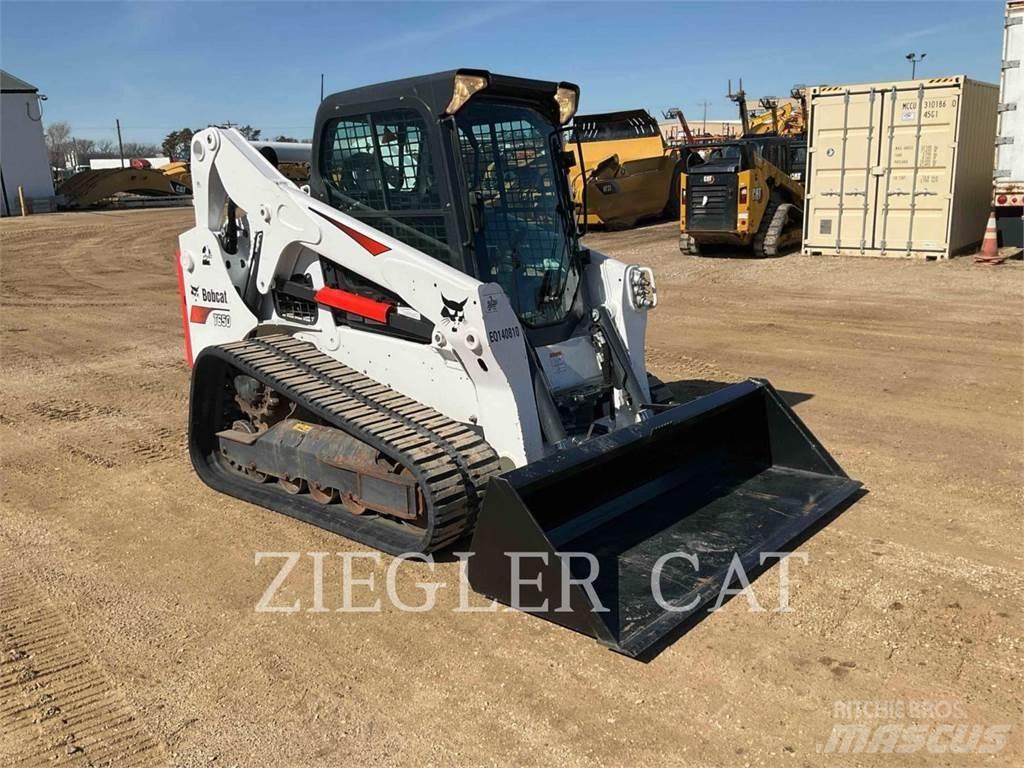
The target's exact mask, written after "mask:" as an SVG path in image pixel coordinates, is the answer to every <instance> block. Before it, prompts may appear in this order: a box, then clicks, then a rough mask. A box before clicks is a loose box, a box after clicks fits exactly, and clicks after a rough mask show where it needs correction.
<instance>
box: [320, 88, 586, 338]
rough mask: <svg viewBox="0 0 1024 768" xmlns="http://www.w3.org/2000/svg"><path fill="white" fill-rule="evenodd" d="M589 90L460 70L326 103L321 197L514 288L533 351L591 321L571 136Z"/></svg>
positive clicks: (451, 262)
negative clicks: (585, 313)
mask: <svg viewBox="0 0 1024 768" xmlns="http://www.w3.org/2000/svg"><path fill="white" fill-rule="evenodd" d="M578 96H579V89H578V87H577V86H575V85H572V84H570V83H555V82H547V81H541V80H528V79H523V78H516V77H507V76H503V75H495V74H491V73H489V72H485V71H482V70H455V71H450V72H441V73H437V74H434V75H426V76H423V77H416V78H409V79H405V80H396V81H393V82H390V83H383V84H380V85H373V86H368V87H365V88H357V89H355V90H351V91H344V92H342V93H336V94H334V95H332V96H328V97H327V98H326V99H324V101H323V102H322V103H321V105H320V108H319V110H318V112H317V117H316V128H315V133H314V137H313V158H314V163H313V168H312V172H311V178H310V189H311V194H312V195H313V196H314V197H316V198H317V199H319V200H321V201H323V202H325V203H327V204H328V205H331V206H333V207H335V208H337V209H339V210H341V211H344V212H345V213H346V214H348V215H350V216H353V217H355V218H357V219H360V220H361V221H365V222H366V223H367V224H368V225H370V226H372V227H373V228H375V229H377V230H380V231H381V232H384V233H386V234H388V235H390V236H391V237H394V238H395V239H397V240H401V241H402V242H404V243H407V244H408V245H410V246H412V247H414V248H416V249H418V250H420V251H422V252H424V253H426V254H428V255H430V256H433V257H434V258H436V259H438V260H440V261H443V262H444V263H446V264H448V265H450V266H452V267H454V268H455V269H458V270H460V271H462V272H465V273H467V274H469V275H472V276H474V277H476V278H477V279H479V280H481V281H483V282H496V283H498V284H499V285H501V287H502V288H503V289H504V290H505V293H506V294H507V295H508V297H509V300H510V301H511V303H512V306H513V307H514V309H515V310H516V313H517V314H518V316H519V318H520V320H521V322H522V323H523V325H524V326H525V327H526V329H527V333H528V334H529V335H531V336H533V337H534V341H535V343H550V341H551V340H552V339H557V338H565V337H567V336H568V335H570V333H571V332H572V329H573V328H575V327H576V326H577V325H578V323H579V321H580V319H581V318H582V308H581V307H582V302H581V301H579V299H578V293H579V291H578V287H579V284H580V280H581V276H582V261H583V254H584V251H583V249H582V248H581V246H580V243H579V233H578V232H577V228H576V222H575V217H574V215H573V205H572V197H571V192H570V188H569V182H568V176H567V173H566V171H567V168H568V165H567V163H568V162H569V161H568V160H567V157H569V154H568V153H566V152H565V151H564V150H563V140H562V132H563V126H564V125H565V123H567V122H568V121H569V120H571V119H572V116H573V114H574V112H575V110H576V104H577V101H578Z"/></svg>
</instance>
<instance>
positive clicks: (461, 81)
mask: <svg viewBox="0 0 1024 768" xmlns="http://www.w3.org/2000/svg"><path fill="white" fill-rule="evenodd" d="M486 87H487V78H486V77H484V76H483V75H456V76H455V83H454V85H453V86H452V100H451V101H449V102H448V107H447V108H446V109H445V114H448V115H454V114H455V113H456V112H458V111H459V110H460V109H462V106H463V105H464V104H465V103H466V102H467V101H469V99H470V97H471V96H472V95H473V94H474V93H476V92H477V91H482V90H483V89H484V88H486Z"/></svg>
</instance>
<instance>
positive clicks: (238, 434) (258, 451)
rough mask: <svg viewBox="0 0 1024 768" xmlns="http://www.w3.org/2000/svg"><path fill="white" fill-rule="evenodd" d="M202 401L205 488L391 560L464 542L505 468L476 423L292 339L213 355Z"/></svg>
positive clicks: (197, 399) (207, 356) (198, 452)
mask: <svg viewBox="0 0 1024 768" xmlns="http://www.w3.org/2000/svg"><path fill="white" fill-rule="evenodd" d="M192 402H193V405H194V407H193V410H192V414H191V422H190V446H191V451H192V459H193V463H194V464H195V466H196V469H197V471H198V472H199V474H200V475H201V476H202V477H203V479H204V480H206V482H207V483H209V484H210V485H212V486H213V487H215V488H217V489H218V490H222V491H224V492H225V493H228V494H230V495H232V496H236V497H238V498H241V499H245V500H247V501H251V502H254V503H257V504H260V505H262V506H265V507H269V508H271V509H274V510H276V511H279V512H283V513H285V514H288V515H292V516H294V517H298V518H300V519H304V520H307V521H309V522H313V523H315V524H317V525H321V526H323V527H325V528H329V529H331V530H335V531H336V532H338V533H342V534H344V535H346V536H349V537H350V538H353V539H356V540H358V541H361V542H363V543H365V544H369V545H371V546H374V547H377V548H380V549H383V550H385V551H387V552H392V553H399V552H430V551H433V550H435V549H438V548H441V547H443V546H446V545H447V544H450V543H452V542H453V541H455V540H456V539H458V538H460V537H461V536H463V535H464V534H465V533H466V532H467V531H469V530H470V529H471V528H472V525H473V522H474V520H475V516H476V511H477V507H478V504H479V496H480V494H481V493H482V491H483V488H484V485H485V483H486V480H487V478H488V477H489V476H491V475H493V474H496V473H497V471H498V460H497V457H496V456H495V454H494V451H493V450H491V448H490V447H489V446H488V445H487V443H486V442H485V441H484V440H483V438H482V437H480V436H479V435H478V434H477V433H476V432H474V431H472V430H471V429H470V428H469V427H467V426H465V425H463V424H459V423H457V422H454V421H452V420H450V419H448V418H447V417H445V416H443V415H441V414H439V413H437V412H436V411H434V410H433V409H431V408H428V407H427V406H424V405H422V404H420V403H417V402H416V401H414V400H411V399H410V398H407V397H405V396H404V395H400V394H398V393H397V392H395V391H394V390H391V389H389V388H387V387H385V386H383V385H381V384H379V383H377V382H375V381H373V380H372V379H369V378H367V377H366V376H364V375H362V374H360V373H359V372H357V371H354V370H352V369H350V368H348V367H347V366H344V365H342V364H341V363H338V362H336V361H335V360H333V359H332V358H330V357H328V356H326V355H324V354H323V353H322V352H319V351H318V350H317V349H315V348H314V347H312V346H311V345H309V344H305V343H303V342H300V341H297V340H294V339H292V338H290V337H286V336H268V337H263V338H260V339H252V340H249V341H245V342H239V343H236V344H228V345H225V346H222V347H212V348H209V349H208V350H206V351H205V352H204V354H203V355H202V356H201V357H200V358H199V359H198V360H197V361H196V374H195V377H194V379H193V398H192Z"/></svg>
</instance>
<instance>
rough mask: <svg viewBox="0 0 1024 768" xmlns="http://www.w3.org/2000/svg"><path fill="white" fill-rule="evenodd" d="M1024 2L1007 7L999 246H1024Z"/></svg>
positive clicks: (999, 137) (997, 193)
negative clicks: (1023, 219)
mask: <svg viewBox="0 0 1024 768" xmlns="http://www.w3.org/2000/svg"><path fill="white" fill-rule="evenodd" d="M1021 59H1024V1H1022V2H1016V1H1015V2H1009V3H1007V4H1006V16H1005V19H1004V22H1003V60H1002V67H1001V72H1002V74H1001V75H1000V77H999V128H998V130H997V133H996V168H995V171H993V173H992V179H993V181H994V184H993V186H992V207H993V209H995V213H996V225H997V226H998V227H999V244H1000V245H1013V246H1017V247H1018V248H1020V247H1022V246H1024V226H1022V224H1021V216H1024V130H1021V129H1022V128H1024V104H1021V101H1022V98H1021V97H1022V96H1024V71H1022V70H1021Z"/></svg>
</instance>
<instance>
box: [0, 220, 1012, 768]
mask: <svg viewBox="0 0 1024 768" xmlns="http://www.w3.org/2000/svg"><path fill="white" fill-rule="evenodd" d="M189 219H190V211H188V210H157V211H130V212H118V213H82V214H63V215H50V216H36V217H29V218H28V219H25V220H19V219H5V220H3V221H2V222H0V257H2V324H0V343H2V349H0V352H2V357H0V383H2V387H3V400H2V402H0V444H2V450H3V479H2V492H0V493H2V496H0V504H2V507H0V509H2V512H0V653H2V657H0V727H2V730H0V763H3V764H8V763H9V764H12V765H42V764H46V765H63V764H72V765H106V764H113V765H125V764H139V765H158V764H167V763H170V764H174V765H181V766H198V765H209V764H211V763H212V764H214V765H224V766H231V765H238V766H248V765H306V764H323V765H328V764H330V765H355V764H358V765H371V766H375V765H456V764H457V765H481V766H486V765H502V764H517V765H538V766H542V765H543V766H547V765H566V766H594V765H602V766H624V765H637V764H641V765H643V764H648V765H672V766H727V765H728V766H745V765H752V766H755V765H756V766H760V765H776V764H783V765H794V766H816V765H830V764H831V765H869V764H870V765H875V764H879V765H900V766H916V765H925V764H929V765H931V764H949V765H969V764H975V763H978V764H982V763H983V764H985V765H1019V764H1021V760H1022V759H1024V750H1022V738H1021V730H1022V727H1024V725H1022V691H1024V686H1022V683H1021V673H1022V658H1024V652H1022V650H1024V649H1022V640H1021V637H1022V634H1024V619H1022V614H1021V606H1022V599H1024V567H1022V566H1024V562H1022V558H1021V553H1020V544H1021V541H1022V533H1024V531H1022V523H1021V521H1022V507H1024V504H1022V501H1024V499H1022V494H1021V478H1022V470H1024V432H1022V425H1024V407H1022V395H1024V391H1022V385H1024V337H1022V329H1024V325H1022V321H1024V301H1022V299H1024V267H1022V265H1021V264H1020V263H1019V262H1018V263H1015V264H1007V265H1005V266H1002V267H995V268H992V267H981V266H976V265H974V264H972V263H970V261H969V260H967V259H960V260H955V261H952V262H948V263H920V262H906V261H889V260H871V259H838V258H835V259H833V258H803V257H800V256H788V257H785V258H780V259H773V260H766V261H753V260H746V259H728V258H709V259H694V258H683V257H681V256H680V255H679V253H678V251H677V249H676V243H675V233H674V231H673V227H672V225H671V224H667V225H657V226H651V227H644V228H641V229H638V230H634V231H632V232H624V233H614V234H597V235H593V236H591V237H590V238H589V243H590V245H591V246H592V247H595V248H599V249H601V250H604V251H606V252H608V253H610V254H612V255H614V256H617V257H619V258H621V259H624V260H628V261H636V262H639V263H643V264H648V265H650V266H652V267H654V268H655V270H656V274H657V277H658V287H659V296H660V305H659V307H658V309H657V310H656V311H655V312H654V314H653V315H652V318H651V325H650V331H649V342H650V350H649V364H650V367H651V368H652V369H653V371H654V372H656V373H657V374H659V375H660V376H661V377H662V378H663V379H665V380H666V381H670V382H674V384H673V386H674V387H675V388H676V390H677V392H678V393H680V394H681V395H683V396H686V395H692V394H699V393H700V392H702V391H706V390H707V389H708V388H709V387H713V386H715V382H726V381H733V380H737V379H741V378H744V377H746V376H761V377H765V378H768V379H770V380H771V381H772V382H773V383H774V384H775V385H776V387H778V388H779V389H780V390H784V391H785V392H787V393H788V395H787V397H789V398H790V400H791V401H792V402H794V403H795V404H796V405H795V408H796V410H797V412H798V413H799V414H800V416H801V417H802V418H803V419H804V420H805V421H806V422H807V423H808V424H809V425H810V427H811V428H812V429H813V431H814V432H815V433H816V435H817V436H818V437H819V438H820V439H821V441H822V442H823V443H824V444H825V445H826V446H827V447H828V448H829V449H830V450H831V451H832V453H833V455H834V456H835V457H836V458H837V459H838V461H839V462H840V463H841V464H842V465H843V466H844V468H845V469H846V470H847V471H848V472H849V474H850V475H851V476H853V477H855V478H858V479H860V480H862V481H863V482H864V484H865V485H866V487H867V488H868V489H869V493H868V494H867V495H866V496H865V497H864V498H862V499H861V500H859V501H858V502H857V503H855V504H854V505H853V506H852V507H850V508H849V509H848V510H846V511H845V512H844V513H843V514H842V515H841V516H840V517H838V519H836V520H835V521H834V522H832V523H831V524H830V525H828V526H827V527H826V528H824V529H823V530H821V531H820V532H819V533H818V534H817V535H815V536H814V537H813V538H811V539H810V540H809V541H807V542H806V543H805V544H803V545H802V546H801V551H804V552H806V553H807V555H808V561H807V562H806V563H802V562H795V561H794V562H793V585H792V593H791V597H790V603H791V607H792V608H793V610H792V612H789V613H778V612H774V611H772V610H767V611H765V612H762V613H752V612H749V611H748V604H747V602H746V601H745V600H744V599H742V598H738V599H734V600H732V601H731V602H729V603H728V604H727V605H726V606H725V608H724V609H723V610H722V611H720V612H718V613H716V614H715V615H713V616H710V617H709V618H708V619H707V620H705V621H703V622H701V623H700V624H698V625H697V626H696V627H694V628H693V629H692V630H691V631H690V632H688V633H687V634H686V635H684V636H683V637H681V638H680V639H678V640H677V641H676V642H675V643H674V644H672V645H671V646H670V647H668V648H667V649H666V650H665V651H664V652H662V653H661V654H660V655H658V656H656V657H655V658H654V659H653V660H652V661H651V662H650V663H647V664H643V663H640V662H637V661H634V660H630V659H628V658H625V657H622V656H619V655H616V654H614V653H612V652H609V651H607V650H605V649H603V648H601V647H600V646H599V645H597V644H596V643H595V642H594V641H593V640H591V639H589V638H587V637H583V636H579V635H576V634H574V633H572V632H570V631H568V630H565V629H561V628H559V627H557V626H555V625H553V624H549V623H546V622H544V621H541V620H539V619H536V618H532V617H529V616H527V615H523V614H518V613H506V612H499V613H455V612H452V610H451V609H453V608H454V607H456V606H457V604H458V600H459V596H458V592H457V590H455V589H454V588H449V589H443V590H441V591H440V592H439V593H438V596H437V608H436V609H435V610H434V611H432V612H429V613H406V612H402V611H399V610H398V609H397V608H394V607H392V605H391V604H390V602H389V601H388V600H386V599H385V600H384V601H383V610H382V612H380V613H338V612H334V611H328V612H322V613H308V612H306V611H305V608H307V607H308V606H309V603H310V595H311V578H312V566H311V563H312V560H311V558H308V557H306V556H304V557H303V558H302V560H300V562H299V564H298V565H296V567H295V570H294V571H293V572H292V574H291V575H290V576H289V577H288V580H287V581H286V582H285V584H284V586H283V587H282V588H281V590H280V592H279V594H278V595H277V597H276V598H275V605H287V604H289V603H291V602H292V601H294V600H296V599H300V600H301V601H302V608H303V610H301V611H299V612H296V613H262V612H257V611H256V610H255V606H256V604H257V602H258V601H259V600H260V597H261V595H262V594H263V592H264V590H265V589H266V588H267V587H268V585H269V584H270V581H271V579H272V578H273V577H274V575H275V573H276V572H277V570H278V568H279V567H280V564H281V561H280V560H276V559H268V560H265V561H263V562H261V563H259V564H257V563H256V562H255V553H256V552H291V551H295V552H303V553H305V552H339V551H355V550H358V549H359V547H357V546H356V545H355V544H352V543H351V542H349V541H347V540H345V539H342V538H339V537H336V536H333V535H331V534H328V533H325V532H323V531H321V530H318V529H316V528H313V527H311V526H309V525H305V524H303V523H300V522H297V521H295V520H292V519H290V518H286V517H284V516H281V515H277V514H273V513H271V512H268V511H265V510H263V509H260V508H256V507H253V506H250V505H248V504H245V503H242V502H239V501H236V500H233V499H230V498H226V497H224V496H219V495H216V494H215V493H214V492H212V491H211V490H209V489H208V488H206V487H205V486H204V485H203V484H202V483H201V482H200V481H199V480H198V479H197V477H196V476H195V475H194V473H193V471H192V469H191V466H190V464H189V461H188V457H187V455H186V449H185V419H186V410H187V398H188V376H189V371H188V369H187V367H186V366H185V363H184V360H183V351H182V349H183V347H182V329H181V318H180V315H179V309H178V299H177V286H176V280H175V272H174V266H173V254H174V249H175V238H176V236H177V234H178V233H179V231H181V230H183V229H184V228H186V227H187V226H188V222H189ZM388 562H389V561H388V560H387V559H385V560H383V561H382V562H381V564H380V565H379V566H375V565H373V564H372V563H369V562H360V563H357V564H356V569H355V570H356V575H369V574H371V573H372V574H375V575H376V577H377V578H378V580H382V579H383V577H384V573H385V569H386V567H387V565H388ZM399 573H400V578H399V581H400V583H399V592H400V594H401V596H402V597H403V598H404V599H406V600H407V601H409V602H413V601H414V600H416V598H417V596H418V590H417V588H416V586H415V583H416V582H418V581H424V580H427V579H430V578H431V574H430V571H429V569H428V566H427V565H425V564H408V565H406V566H403V567H402V569H401V571H400V572H399ZM434 577H436V578H437V579H439V580H441V581H444V582H447V583H448V584H452V585H454V584H455V583H456V582H457V565H456V564H454V563H451V562H446V563H441V564H438V565H437V566H436V570H435V573H434ZM340 583H341V577H340V561H339V560H336V559H331V560H329V561H328V562H327V564H326V566H325V587H324V592H325V604H326V605H327V607H328V608H333V607H336V606H338V605H340V600H341V589H340ZM777 588H778V569H777V568H776V569H773V570H771V571H769V572H767V573H766V574H764V575H763V576H762V577H761V578H760V579H759V580H758V581H757V582H756V584H755V589H754V591H755V594H756V595H757V597H758V598H759V599H760V601H761V602H762V603H763V604H764V606H765V607H766V608H768V609H771V608H774V607H776V606H777ZM381 592H382V589H378V590H377V592H376V594H377V596H380V595H381ZM357 598H358V599H359V600H362V599H363V597H361V596H358V595H357ZM366 599H367V601H369V600H370V599H372V596H367V597H366ZM478 603H479V599H477V600H476V601H475V602H474V604H478ZM865 703H866V704H865ZM849 722H855V723H863V724H866V725H868V726H870V727H871V728H874V727H875V726H877V725H879V724H885V723H890V722H895V723H897V724H899V725H902V726H914V725H923V726H925V727H926V728H928V729H934V728H937V727H940V726H942V725H943V724H952V725H963V726H981V727H985V728H987V727H989V726H997V729H996V730H997V731H999V732H1001V733H1005V732H1006V729H1005V727H1003V726H1009V727H1010V735H1009V740H1008V742H1007V743H1006V745H1005V746H1004V747H1003V748H1002V749H1001V750H1000V751H998V752H997V753H995V754H974V755H949V754H935V753H932V752H930V751H929V750H928V749H927V748H921V749H918V750H917V751H914V752H912V753H910V754H895V755H894V754H878V755H868V754H856V755H849V754H848V755H842V754H828V749H827V742H828V740H829V738H830V734H831V733H832V729H833V726H835V725H837V724H840V725H841V724H844V723H849ZM1000 727H1003V728H1002V730H1001V731H1000ZM929 732H930V731H929ZM943 738H945V739H947V740H946V741H944V742H941V743H940V746H941V745H942V744H947V745H948V743H949V742H948V734H947V735H946V736H944V737H943ZM937 743H939V742H937Z"/></svg>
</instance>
